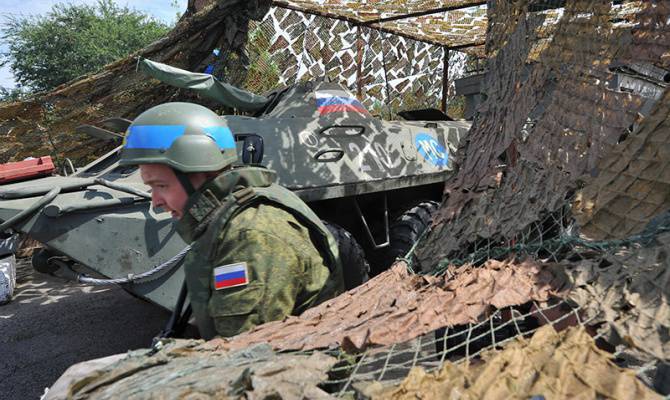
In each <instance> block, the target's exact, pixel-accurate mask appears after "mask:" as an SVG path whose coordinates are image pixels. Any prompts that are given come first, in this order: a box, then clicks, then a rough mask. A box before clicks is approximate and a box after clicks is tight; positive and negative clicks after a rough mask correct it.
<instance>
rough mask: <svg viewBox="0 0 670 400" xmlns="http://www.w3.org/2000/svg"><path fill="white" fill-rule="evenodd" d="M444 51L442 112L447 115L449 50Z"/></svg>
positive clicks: (445, 48)
mask: <svg viewBox="0 0 670 400" xmlns="http://www.w3.org/2000/svg"><path fill="white" fill-rule="evenodd" d="M443 49H444V60H443V61H444V65H443V67H442V112H443V113H445V114H446V113H447V92H448V91H449V49H448V48H447V47H443Z"/></svg>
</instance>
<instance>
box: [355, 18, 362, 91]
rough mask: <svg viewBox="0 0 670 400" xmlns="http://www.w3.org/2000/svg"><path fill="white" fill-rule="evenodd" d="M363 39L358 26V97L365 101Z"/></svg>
mask: <svg viewBox="0 0 670 400" xmlns="http://www.w3.org/2000/svg"><path fill="white" fill-rule="evenodd" d="M362 74H363V38H362V36H361V26H360V25H356V97H357V98H358V100H359V101H362V100H363V76H362Z"/></svg>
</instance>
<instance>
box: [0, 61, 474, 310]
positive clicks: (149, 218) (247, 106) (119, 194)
mask: <svg viewBox="0 0 670 400" xmlns="http://www.w3.org/2000/svg"><path fill="white" fill-rule="evenodd" d="M141 64H142V69H143V70H144V71H145V72H147V73H149V74H150V75H151V76H153V77H155V78H158V79H160V80H162V81H164V82H167V83H170V84H174V85H176V86H179V87H187V88H189V89H192V90H197V91H200V93H201V94H202V95H203V96H208V97H212V98H215V99H217V100H219V101H221V102H222V103H223V104H225V105H227V106H229V107H234V108H237V109H238V110H240V111H245V112H247V113H250V114H251V115H253V116H242V115H224V116H221V118H222V119H223V120H224V121H225V123H226V124H227V125H228V126H229V127H230V129H231V130H232V132H233V134H234V135H235V138H236V140H237V144H238V153H239V159H240V161H241V162H242V163H249V164H258V165H262V166H265V167H267V168H271V169H273V170H275V171H277V174H278V181H279V183H280V184H282V185H283V186H285V187H287V188H289V189H290V190H292V191H294V192H295V193H296V194H297V195H298V196H299V197H300V198H302V199H303V200H304V201H305V202H306V203H307V204H309V206H310V207H311V208H312V209H313V210H314V211H315V212H316V214H317V215H319V216H320V217H321V218H322V219H323V220H324V221H326V222H328V223H329V225H330V228H331V230H333V232H334V233H335V236H336V237H337V239H338V240H339V241H340V248H341V253H342V255H343V258H344V263H345V265H347V264H350V263H357V262H361V263H365V260H364V259H363V258H364V257H365V258H367V260H369V261H370V264H372V266H373V271H372V273H376V272H379V271H380V270H382V269H384V268H385V267H387V266H388V265H390V263H391V262H392V261H393V260H394V259H395V257H396V256H402V255H404V254H405V253H406V252H407V250H409V248H410V247H411V245H412V243H413V242H414V241H415V240H416V239H417V238H418V236H419V235H420V233H421V231H422V230H423V229H424V228H425V227H426V226H427V224H428V223H429V220H430V214H431V213H432V212H433V211H434V210H435V209H436V208H437V204H438V203H437V202H438V201H439V200H440V199H441V196H442V189H443V185H444V181H445V180H446V179H448V177H449V176H450V174H451V173H452V171H453V168H454V165H453V161H452V155H453V153H454V151H455V150H456V148H457V146H458V143H459V141H460V140H461V139H462V138H463V137H464V136H465V135H466V133H467V131H468V129H469V127H470V123H469V122H464V121H436V120H433V121H412V120H405V121H391V122H389V121H382V120H380V119H378V118H376V117H374V116H373V115H371V114H370V113H369V112H368V111H367V110H366V109H365V107H364V106H363V105H362V104H361V103H360V102H359V101H358V100H357V99H356V98H355V97H354V96H352V95H351V94H350V93H348V92H347V91H346V89H345V88H344V87H342V86H341V85H339V84H337V83H333V82H325V81H322V82H304V83H299V84H296V85H292V86H290V87H287V88H283V89H281V90H277V91H274V92H272V93H269V94H268V95H266V96H260V95H256V94H253V93H249V92H246V91H243V90H241V89H238V88H235V87H232V86H230V85H227V84H225V83H222V82H219V81H217V80H216V79H215V78H214V77H212V76H211V75H207V74H197V73H191V72H188V71H183V70H179V69H176V68H172V67H169V66H166V65H162V64H158V63H154V62H151V61H149V60H142V63H141ZM438 113H439V112H438ZM434 114H435V112H426V111H425V110H424V111H423V112H421V113H419V115H434ZM403 115H404V116H405V118H409V119H412V118H413V116H415V115H416V113H412V112H407V113H403ZM431 118H432V117H431ZM130 123H131V121H129V120H124V119H119V118H113V119H109V120H106V121H103V122H102V124H101V126H100V127H97V126H82V127H80V128H79V130H81V131H83V132H87V133H88V134H90V135H93V136H96V137H99V138H101V139H103V140H110V141H117V142H118V144H119V147H117V148H116V149H115V150H113V151H111V152H109V153H108V154H105V155H104V156H102V157H100V158H99V159H97V160H96V161H94V162H92V163H90V164H89V165H86V166H84V167H83V168H80V169H77V170H76V171H74V173H72V174H70V175H69V176H48V177H43V178H38V179H32V180H27V181H22V182H18V183H11V184H5V185H2V186H0V221H2V223H1V224H0V232H3V231H4V232H5V233H8V232H23V233H27V234H28V235H30V236H31V237H33V238H34V239H36V240H38V241H39V242H41V243H43V244H44V246H45V247H44V249H42V250H40V251H39V252H37V253H36V254H35V255H34V257H33V266H34V267H35V268H36V269H38V270H40V271H43V272H51V273H55V274H57V275H61V276H63V275H66V276H69V277H70V278H72V279H79V280H80V281H82V280H83V277H84V275H81V274H82V273H84V274H86V275H87V276H89V278H88V279H89V281H94V282H97V281H95V279H94V277H97V278H101V279H102V278H106V279H108V278H113V279H115V280H114V281H113V282H117V283H122V284H123V287H124V288H125V289H126V290H128V291H130V292H131V293H134V294H136V295H138V296H140V297H143V298H146V299H149V300H150V301H152V302H154V303H156V304H159V305H161V306H163V307H165V308H168V309H173V308H174V307H175V302H176V299H177V297H178V294H179V291H180V287H181V286H182V281H183V272H182V271H181V269H180V267H179V259H180V257H181V256H182V255H183V254H184V253H185V251H187V249H188V248H187V243H184V242H183V241H182V240H181V238H180V237H179V235H177V233H176V231H175V229H174V226H173V223H172V220H171V217H170V215H169V214H168V213H162V212H157V211H156V210H153V209H152V208H151V207H150V195H149V194H148V193H147V192H146V191H147V189H148V187H146V186H145V185H144V184H143V183H142V181H141V179H140V175H139V171H138V169H137V168H136V167H124V166H119V165H118V159H119V150H120V148H121V146H120V145H121V142H122V140H123V135H124V133H123V132H124V131H125V130H126V128H127V127H128V125H129V124H130ZM168 261H171V262H168ZM351 279H353V280H354V282H353V284H356V283H360V281H361V280H362V279H364V277H362V276H356V277H353V278H351V277H350V281H351ZM353 284H352V283H351V282H350V283H349V285H350V286H352V285H353Z"/></svg>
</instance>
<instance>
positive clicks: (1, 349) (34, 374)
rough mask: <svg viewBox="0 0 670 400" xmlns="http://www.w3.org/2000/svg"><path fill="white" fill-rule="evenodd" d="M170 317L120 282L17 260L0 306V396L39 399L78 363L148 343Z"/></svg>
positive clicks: (2, 397)
mask: <svg viewBox="0 0 670 400" xmlns="http://www.w3.org/2000/svg"><path fill="white" fill-rule="evenodd" d="M168 318H169V313H168V312H167V311H165V310H163V309H162V308H159V307H158V306H155V305H153V304H151V303H148V302H146V301H143V300H141V299H138V298H135V297H133V296H131V295H130V294H128V293H127V292H125V291H123V290H122V289H121V288H119V287H91V286H82V285H77V284H73V283H68V282H65V281H63V280H61V279H58V278H54V277H51V276H48V275H44V274H41V273H39V272H34V271H33V269H32V267H31V266H30V262H29V260H27V259H22V260H19V265H18V268H17V289H16V291H15V292H14V299H13V300H12V302H11V303H9V304H6V305H2V306H0V399H2V400H4V399H7V400H10V399H11V400H13V399H39V397H40V396H41V395H42V394H43V393H44V389H45V388H46V387H49V386H51V385H52V384H53V383H54V381H55V380H56V379H57V378H58V377H59V376H60V375H61V374H62V373H63V372H64V371H65V370H66V369H67V368H68V367H69V366H70V365H72V364H74V363H77V362H80V361H85V360H90V359H93V358H99V357H104V356H108V355H111V354H117V353H123V352H126V351H128V350H131V349H137V348H142V347H148V346H149V345H150V343H151V339H152V338H153V336H155V335H156V334H157V333H158V332H159V331H160V330H161V329H162V328H163V326H164V325H165V322H166V321H167V319H168Z"/></svg>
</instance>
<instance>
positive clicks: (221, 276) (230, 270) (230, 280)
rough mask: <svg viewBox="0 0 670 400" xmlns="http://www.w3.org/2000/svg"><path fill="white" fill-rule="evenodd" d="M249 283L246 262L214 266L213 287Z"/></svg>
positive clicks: (223, 287)
mask: <svg viewBox="0 0 670 400" xmlns="http://www.w3.org/2000/svg"><path fill="white" fill-rule="evenodd" d="M248 284H249V274H248V273H247V263H245V262H241V263H235V264H228V265H221V266H219V267H216V268H214V289H215V290H220V289H226V288H231V287H236V286H243V285H248Z"/></svg>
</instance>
